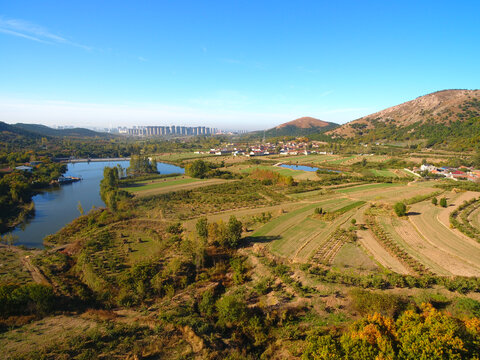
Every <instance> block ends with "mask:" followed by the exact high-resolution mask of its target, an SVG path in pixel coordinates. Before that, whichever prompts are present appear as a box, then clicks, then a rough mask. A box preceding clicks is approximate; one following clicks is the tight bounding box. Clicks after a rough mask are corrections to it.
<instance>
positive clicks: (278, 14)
mask: <svg viewBox="0 0 480 360" xmlns="http://www.w3.org/2000/svg"><path fill="white" fill-rule="evenodd" d="M477 10H478V4H477V2H476V1H463V2H461V3H460V4H458V3H455V4H453V3H452V2H448V1H422V2H417V1H402V2H398V3H393V2H384V1H369V2H357V1H340V2H327V1H320V2H319V1H307V2H301V3H290V2H278V1H275V2H274V1H263V2H261V3H248V2H220V1H218V2H212V1H207V2H197V1H176V2H151V3H147V2H128V3H127V2H113V1H108V2H101V3H99V2H97V1H82V2H76V3H72V2H63V3H58V2H56V1H42V2H37V1H15V2H11V1H0V49H1V53H2V56H1V57H0V77H1V79H2V80H1V82H0V120H1V121H5V122H7V123H17V122H24V123H42V124H46V125H73V126H83V127H88V126H90V127H92V126H98V127H111V126H113V127H116V126H132V125H159V126H161V125H171V124H176V125H188V126H200V125H202V126H209V127H215V128H224V129H225V128H235V129H248V130H255V129H265V128H270V127H273V126H275V125H277V124H279V123H282V122H285V121H288V120H292V119H295V118H297V117H300V116H313V117H316V118H318V119H322V120H326V121H332V122H336V123H340V124H341V123H345V122H347V121H350V120H353V119H356V118H358V117H361V116H364V115H368V114H370V113H373V112H376V111H378V110H381V109H383V108H386V107H389V106H392V105H396V104H399V103H401V102H404V101H408V100H411V99H413V98H416V97H418V96H421V95H424V94H427V93H430V92H432V91H436V90H441V89H450V88H467V89H470V88H472V89H473V88H477V87H478V83H479V80H480V75H479V72H478V69H477V65H478V57H479V56H478V55H479V50H478V47H476V46H475V44H476V43H477V41H478V18H477V17H478V11H477Z"/></svg>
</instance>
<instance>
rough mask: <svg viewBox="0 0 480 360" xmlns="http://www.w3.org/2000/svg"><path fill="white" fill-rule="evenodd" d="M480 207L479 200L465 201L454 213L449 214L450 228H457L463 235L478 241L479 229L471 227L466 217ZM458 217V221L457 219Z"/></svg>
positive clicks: (479, 236)
mask: <svg viewBox="0 0 480 360" xmlns="http://www.w3.org/2000/svg"><path fill="white" fill-rule="evenodd" d="M479 207H480V199H475V198H474V199H471V200H469V201H465V202H464V203H463V204H462V205H460V206H459V207H458V208H457V209H455V211H453V212H452V213H451V214H450V224H451V226H453V227H455V228H457V229H458V230H460V231H461V232H463V233H464V234H465V235H467V236H469V237H471V238H472V239H475V240H477V241H480V229H478V228H476V227H474V226H472V224H471V223H470V220H469V219H468V217H469V216H470V214H471V213H472V212H473V211H475V210H476V209H478V208H479ZM459 217H460V220H461V221H459V220H458V218H459Z"/></svg>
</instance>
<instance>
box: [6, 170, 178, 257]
mask: <svg viewBox="0 0 480 360" xmlns="http://www.w3.org/2000/svg"><path fill="white" fill-rule="evenodd" d="M118 164H120V165H121V166H122V167H124V168H127V167H128V166H129V161H102V162H89V163H85V162H84V163H75V164H68V170H67V172H66V173H65V176H77V177H82V179H83V180H81V181H78V182H75V183H72V184H66V185H62V186H61V187H56V188H51V189H48V190H45V191H44V192H42V193H41V194H38V195H35V196H34V197H33V201H34V203H35V215H34V216H33V217H32V218H30V219H28V220H27V221H26V222H25V223H24V224H22V225H20V226H19V227H17V228H16V229H15V230H13V231H12V233H13V234H14V235H16V236H18V241H17V242H16V245H25V246H27V247H35V248H43V238H44V237H45V236H47V235H50V234H54V233H56V232H57V231H58V230H60V229H61V228H62V227H64V226H65V225H66V224H68V223H69V222H71V221H72V220H74V219H76V218H77V217H78V216H80V212H79V210H78V204H79V203H80V204H81V205H82V208H83V209H84V211H85V212H87V211H89V210H90V209H91V208H92V207H93V206H95V207H100V206H105V204H104V203H103V201H102V199H100V180H102V178H103V169H104V167H105V166H110V167H112V166H117V165H118ZM157 168H158V171H160V174H172V173H182V174H183V173H184V169H182V168H181V167H178V166H175V165H170V164H165V163H157Z"/></svg>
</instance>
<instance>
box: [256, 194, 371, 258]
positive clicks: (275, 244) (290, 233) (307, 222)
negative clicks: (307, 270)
mask: <svg viewBox="0 0 480 360" xmlns="http://www.w3.org/2000/svg"><path fill="white" fill-rule="evenodd" d="M362 204H363V203H361V202H354V201H351V200H349V199H348V198H345V197H341V198H340V197H339V198H333V199H329V200H324V201H321V202H315V203H313V204H309V205H306V206H304V207H302V208H300V209H297V210H295V211H292V212H290V213H288V214H285V215H283V216H280V217H278V218H276V219H274V220H273V221H271V222H269V223H268V224H266V225H264V226H263V227H261V228H260V229H259V230H257V231H256V232H255V233H254V234H253V235H252V238H253V239H255V238H257V239H261V238H265V239H267V240H269V241H270V243H269V248H270V250H271V251H272V252H273V253H275V254H277V255H280V256H284V257H287V258H289V259H290V260H292V261H296V262H307V261H308V260H309V259H310V257H311V256H312V255H313V254H314V253H315V252H316V251H317V250H318V248H319V247H320V246H322V244H324V243H325V242H326V241H327V240H328V239H329V237H331V235H332V234H333V233H334V232H335V230H336V229H337V228H338V227H339V226H341V225H342V224H344V223H345V222H346V221H347V220H348V219H350V218H351V217H352V215H353V214H354V213H355V211H356V210H355V208H356V207H358V206H361V205H362ZM319 207H321V208H322V209H323V210H325V211H329V212H334V211H337V210H341V209H344V210H343V211H345V213H340V214H339V216H338V217H336V218H335V219H334V220H332V221H327V220H324V219H322V218H321V217H315V216H312V214H313V212H314V209H315V208H319ZM343 211H342V212H343Z"/></svg>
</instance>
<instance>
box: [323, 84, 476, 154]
mask: <svg viewBox="0 0 480 360" xmlns="http://www.w3.org/2000/svg"><path fill="white" fill-rule="evenodd" d="M479 129H480V90H443V91H437V92H434V93H431V94H428V95H425V96H420V97H418V98H416V99H414V100H411V101H408V102H405V103H403V104H400V105H396V106H393V107H390V108H387V109H385V110H382V111H379V112H376V113H374V114H371V115H368V116H364V117H362V118H360V119H357V120H354V121H351V122H349V123H347V124H344V125H342V126H340V127H338V128H336V129H334V130H332V131H329V132H328V133H327V135H331V136H333V137H342V138H365V139H375V140H382V139H387V140H414V139H426V140H428V142H429V143H430V145H433V144H435V143H438V142H450V141H452V140H455V139H460V138H464V139H465V140H468V141H469V142H472V141H473V138H477V140H478V139H479V137H480V132H479Z"/></svg>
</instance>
